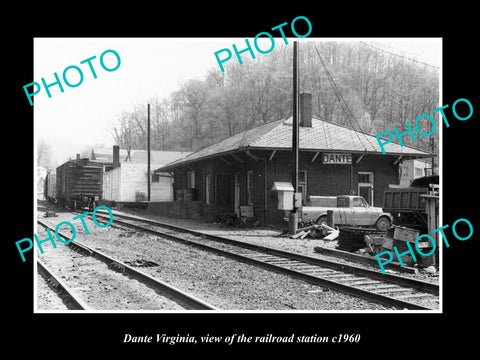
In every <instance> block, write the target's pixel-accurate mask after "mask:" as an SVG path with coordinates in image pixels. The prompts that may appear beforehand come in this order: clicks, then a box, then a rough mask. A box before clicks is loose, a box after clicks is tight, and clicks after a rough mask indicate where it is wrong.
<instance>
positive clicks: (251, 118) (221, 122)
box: [113, 41, 441, 151]
mask: <svg viewBox="0 0 480 360" xmlns="http://www.w3.org/2000/svg"><path fill="white" fill-rule="evenodd" d="M299 49H300V51H299V63H300V92H310V93H312V101H313V115H314V117H316V118H319V119H323V120H326V121H329V122H333V123H336V124H340V125H344V126H347V127H349V128H353V129H355V130H360V131H363V132H366V133H370V134H373V135H375V134H376V133H378V132H381V131H384V130H393V126H397V127H398V129H399V130H400V131H405V130H407V128H406V125H405V123H406V121H410V122H411V123H412V124H413V123H414V121H415V119H416V118H417V117H418V116H420V115H422V114H431V113H432V111H433V110H434V109H436V108H438V107H439V106H440V105H441V104H439V73H438V71H439V70H438V68H436V67H434V66H430V65H428V64H424V63H421V62H418V61H414V60H411V59H408V58H406V57H402V56H396V55H394V54H392V53H390V52H387V51H384V50H383V49H380V48H377V47H375V46H374V45H372V44H370V43H366V42H361V41H352V42H333V41H330V42H313V41H312V42H301V43H300V46H299ZM225 67H226V71H225V72H224V73H222V72H221V71H220V69H219V68H214V69H211V70H210V71H209V72H208V74H207V75H206V77H205V79H204V80H188V81H186V82H184V83H183V84H182V85H181V86H180V88H179V89H178V90H177V91H175V92H173V93H172V94H170V96H169V97H168V98H163V99H158V98H152V99H151V100H150V101H149V103H150V107H151V131H152V137H151V145H152V150H184V151H196V150H198V149H201V148H204V147H206V146H208V145H210V144H212V143H215V142H218V141H219V140H221V139H224V138H226V137H228V136H231V135H234V134H236V133H238V132H241V131H244V130H246V129H250V128H253V127H255V126H258V125H261V124H264V123H268V122H270V121H275V120H279V119H281V118H284V117H288V116H290V115H291V113H292V46H289V45H285V46H278V45H277V47H276V48H275V50H274V51H272V52H271V53H269V54H267V55H261V56H258V57H257V58H256V59H248V60H247V59H246V56H245V59H244V63H243V64H239V63H238V62H237V61H236V60H233V59H232V61H230V62H229V63H225ZM421 124H422V125H421V126H422V129H423V130H424V132H425V133H427V132H428V131H429V129H430V126H431V125H430V124H429V123H428V122H425V123H421ZM146 125H147V105H146V104H138V105H137V106H135V107H134V109H133V110H131V111H124V112H123V113H121V114H120V115H119V117H118V123H117V125H116V126H115V127H114V129H113V136H114V139H115V141H116V142H117V143H118V144H119V145H120V146H121V147H122V148H129V147H130V148H132V149H144V148H146V144H147V129H146ZM433 136H435V139H436V140H438V132H436V133H435V135H433ZM429 141H430V137H421V136H420V137H419V139H418V141H416V142H412V141H411V137H410V136H408V137H405V138H404V142H405V143H407V144H410V145H413V146H415V147H419V148H422V149H426V150H428V151H431V146H430V143H429ZM436 144H438V141H436ZM437 146H438V145H436V148H435V151H437Z"/></svg>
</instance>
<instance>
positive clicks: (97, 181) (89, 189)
mask: <svg viewBox="0 0 480 360" xmlns="http://www.w3.org/2000/svg"><path fill="white" fill-rule="evenodd" d="M102 191H103V164H102V163H101V162H97V161H92V160H89V159H80V158H77V159H76V160H70V161H67V162H66V163H64V164H63V165H60V166H59V167H58V168H57V176H56V194H57V201H58V203H60V204H61V205H64V206H65V205H66V206H68V207H70V208H74V209H75V208H78V207H84V206H88V203H89V201H90V199H91V198H92V196H94V197H95V200H96V201H98V200H101V199H102Z"/></svg>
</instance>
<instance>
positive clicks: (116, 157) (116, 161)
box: [113, 145, 120, 169]
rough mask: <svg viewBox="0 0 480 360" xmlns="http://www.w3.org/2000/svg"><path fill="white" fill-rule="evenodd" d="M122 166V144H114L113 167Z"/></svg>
mask: <svg viewBox="0 0 480 360" xmlns="http://www.w3.org/2000/svg"><path fill="white" fill-rule="evenodd" d="M119 166H120V146H118V145H113V168H114V169H115V168H117V167H119Z"/></svg>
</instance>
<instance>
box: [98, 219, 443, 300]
mask: <svg viewBox="0 0 480 360" xmlns="http://www.w3.org/2000/svg"><path fill="white" fill-rule="evenodd" d="M97 215H103V213H102V212H101V211H97V213H96V216H97ZM114 216H117V217H122V218H124V219H130V220H134V221H141V222H143V223H147V224H151V225H156V226H160V227H164V228H167V229H170V230H175V231H179V232H184V233H188V234H191V235H195V236H198V237H202V238H205V239H209V240H213V241H218V242H221V243H224V244H228V245H234V246H239V247H243V248H246V249H250V250H254V251H260V252H265V253H269V254H273V255H278V256H282V257H288V258H291V259H295V260H298V261H303V262H307V263H310V264H313V265H318V266H324V267H329V268H332V269H338V268H339V267H341V268H342V270H343V271H348V272H351V273H355V274H358V275H363V276H368V277H373V278H375V279H377V280H380V281H388V282H391V283H393V284H401V285H404V286H408V287H412V288H415V289H418V290H422V291H425V292H429V293H431V294H434V295H438V294H439V286H438V285H437V284H433V283H429V282H426V281H422V280H417V279H411V278H408V277H404V276H400V275H395V274H382V273H381V272H380V271H374V270H369V269H365V268H363V267H359V266H355V265H351V264H345V263H338V262H335V261H330V260H325V259H320V258H315V257H311V256H308V255H302V254H299V253H294V252H291V251H286V250H280V249H275V248H271V247H267V246H262V245H256V244H250V243H246V242H244V241H239V240H234V239H229V238H225V237H222V236H218V235H212V234H208V233H205V232H201V231H196V230H191V229H186V228H182V227H179V226H175V225H171V224H166V223H162V222H159V221H156V220H151V219H146V218H141V217H136V216H129V215H125V214H118V213H114Z"/></svg>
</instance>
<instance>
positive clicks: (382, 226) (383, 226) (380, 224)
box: [375, 216, 392, 231]
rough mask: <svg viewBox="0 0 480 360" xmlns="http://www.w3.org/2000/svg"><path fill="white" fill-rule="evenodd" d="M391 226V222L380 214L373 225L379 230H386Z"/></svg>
mask: <svg viewBox="0 0 480 360" xmlns="http://www.w3.org/2000/svg"><path fill="white" fill-rule="evenodd" d="M391 226H392V222H391V221H390V219H389V218H388V217H386V216H381V217H380V218H379V219H378V220H377V222H376V223H375V227H376V228H377V229H378V230H380V231H387V230H388V229H390V227H391Z"/></svg>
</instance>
